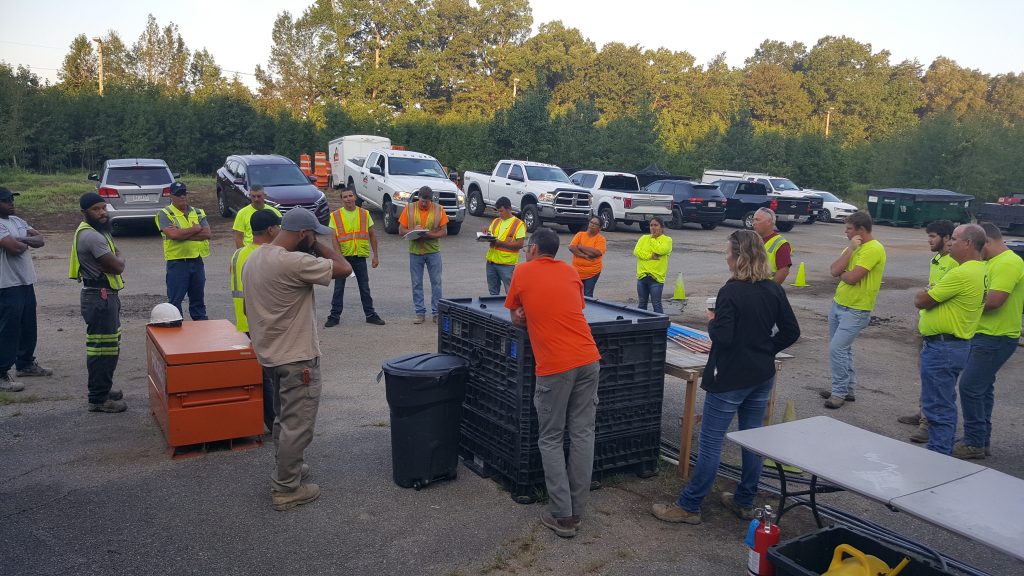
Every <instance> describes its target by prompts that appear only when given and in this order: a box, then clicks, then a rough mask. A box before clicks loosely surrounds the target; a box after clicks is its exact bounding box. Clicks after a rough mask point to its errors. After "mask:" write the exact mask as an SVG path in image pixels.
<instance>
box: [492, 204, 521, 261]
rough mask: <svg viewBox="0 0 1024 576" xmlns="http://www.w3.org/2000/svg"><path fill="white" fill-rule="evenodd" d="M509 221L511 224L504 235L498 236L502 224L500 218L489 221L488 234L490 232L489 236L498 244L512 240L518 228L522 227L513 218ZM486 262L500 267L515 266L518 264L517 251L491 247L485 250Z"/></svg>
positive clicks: (519, 221) (516, 219) (518, 220)
mask: <svg viewBox="0 0 1024 576" xmlns="http://www.w3.org/2000/svg"><path fill="white" fill-rule="evenodd" d="M509 220H511V223H509V224H508V227H507V228H506V230H505V234H503V235H500V232H501V225H502V223H503V222H504V221H503V220H502V219H500V218H495V219H494V220H492V221H491V225H490V226H489V227H488V232H490V234H491V236H494V237H495V238H497V239H498V241H500V242H508V241H509V240H510V239H512V240H514V239H515V237H516V233H517V232H518V231H519V227H520V226H521V225H523V222H522V220H520V219H518V218H516V217H514V216H513V217H512V218H509ZM487 261H488V262H490V263H492V264H498V265H501V266H515V265H516V264H517V263H518V262H519V250H510V249H508V248H499V247H497V246H493V245H492V246H490V247H489V248H488V249H487Z"/></svg>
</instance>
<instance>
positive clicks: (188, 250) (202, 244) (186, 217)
mask: <svg viewBox="0 0 1024 576" xmlns="http://www.w3.org/2000/svg"><path fill="white" fill-rule="evenodd" d="M160 211H161V212H163V214H164V216H167V219H168V220H170V221H171V223H172V224H174V226H175V227H177V228H179V229H181V230H184V229H186V228H191V227H192V226H194V225H196V224H199V223H200V222H202V220H203V219H204V218H206V212H203V209H202V208H192V207H189V211H188V214H185V213H183V212H182V211H181V210H178V209H177V207H175V206H174V205H173V204H171V205H169V206H167V207H165V208H162V209H161V210H160ZM156 226H157V228H160V217H159V216H157V217H156ZM160 234H161V235H162V236H163V237H164V260H181V259H183V258H199V257H201V258H205V257H207V256H209V255H210V241H209V240H171V239H170V238H168V237H167V235H166V234H164V233H163V228H160Z"/></svg>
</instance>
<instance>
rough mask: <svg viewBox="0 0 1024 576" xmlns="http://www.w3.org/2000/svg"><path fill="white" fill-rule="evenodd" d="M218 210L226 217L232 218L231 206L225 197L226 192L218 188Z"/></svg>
mask: <svg viewBox="0 0 1024 576" xmlns="http://www.w3.org/2000/svg"><path fill="white" fill-rule="evenodd" d="M217 210H218V211H219V212H220V215H221V216H223V217H225V218H231V208H228V201H227V200H225V199H224V192H223V191H221V189H220V188H217Z"/></svg>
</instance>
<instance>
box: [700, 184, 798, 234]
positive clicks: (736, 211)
mask: <svg viewBox="0 0 1024 576" xmlns="http://www.w3.org/2000/svg"><path fill="white" fill-rule="evenodd" d="M713 184H715V185H717V186H718V188H719V190H721V191H722V195H723V196H725V198H726V200H727V201H728V202H727V203H726V205H725V219H726V220H739V221H740V222H742V223H743V227H744V228H746V229H747V230H750V229H751V228H753V226H754V212H756V211H757V209H758V208H770V209H771V211H772V212H775V227H776V228H778V229H779V231H780V232H789V231H790V230H792V229H793V226H794V225H795V224H796V223H797V222H799V221H800V220H801V219H804V218H807V217H808V216H810V215H811V213H812V210H811V203H810V202H808V201H807V200H804V199H802V198H786V197H784V196H769V195H768V188H766V187H765V185H764V184H759V183H757V182H745V181H743V180H718V181H717V182H713Z"/></svg>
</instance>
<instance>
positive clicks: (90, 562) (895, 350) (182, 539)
mask: <svg viewBox="0 0 1024 576" xmlns="http://www.w3.org/2000/svg"><path fill="white" fill-rule="evenodd" d="M333 200H334V203H335V204H336V203H337V201H336V199H333ZM198 203H199V205H200V206H203V207H205V208H207V210H208V212H209V213H210V214H211V216H210V218H211V222H212V223H213V227H214V240H213V255H212V256H211V257H210V258H209V260H208V262H207V270H206V271H207V277H208V279H207V286H206V295H207V304H208V307H209V312H210V316H211V317H212V318H232V317H233V316H232V314H233V313H232V307H231V298H230V291H229V278H228V258H229V256H230V254H231V252H232V251H233V244H232V242H231V238H230V230H229V229H230V223H229V221H228V220H226V219H222V218H220V217H219V216H215V215H213V214H214V211H213V208H214V201H213V198H212V195H211V194H210V193H209V190H207V191H205V193H203V194H201V195H200V199H199V202H198ZM22 216H23V217H25V218H26V219H27V220H28V221H29V222H30V223H31V224H34V225H36V227H37V228H39V229H41V231H43V232H44V234H45V236H46V241H47V244H46V246H45V247H44V248H43V249H41V250H37V251H35V252H34V258H35V264H36V269H37V272H38V274H39V282H38V284H37V286H36V288H37V297H38V300H39V347H38V357H39V360H40V362H41V363H42V364H44V365H46V366H49V367H50V368H52V369H53V370H54V373H55V374H54V376H53V377H52V378H45V379H26V384H27V386H28V388H27V389H26V390H25V391H24V392H22V393H20V396H19V399H20V400H21V401H19V402H16V403H10V404H6V405H0V461H2V462H3V467H2V471H0V542H3V543H4V551H3V553H2V554H0V574H145V573H156V574H247V575H252V574H281V573H300V574H464V575H468V574H541V573H557V574H619V575H625V574H636V575H640V574H644V575H650V574H666V575H667V574H711V573H740V572H742V570H743V566H744V564H745V562H746V552H745V549H744V546H743V537H744V535H745V532H746V523H744V522H741V521H739V520H736V519H735V518H734V517H732V516H731V515H730V514H729V513H727V512H726V511H724V510H723V509H721V508H720V507H719V505H718V504H717V496H716V495H712V496H711V497H709V498H708V500H707V501H706V504H705V516H704V517H705V522H704V524H703V525H701V526H677V525H666V524H663V523H661V522H658V521H657V520H655V519H654V518H653V517H652V516H651V515H650V514H649V513H648V509H649V505H650V503H651V502H652V501H655V500H666V499H669V498H671V497H672V495H673V494H674V493H675V492H676V491H677V490H678V489H679V487H680V482H679V480H678V479H677V477H676V476H675V471H674V470H673V469H671V468H667V467H666V468H665V469H663V470H662V472H661V474H660V475H659V476H657V477H655V478H652V479H647V480H640V479H637V478H635V477H631V476H626V477H622V478H619V479H616V480H613V481H610V482H606V484H605V486H604V487H603V488H602V489H601V490H598V491H596V492H594V495H593V500H592V502H593V514H591V516H590V517H588V518H587V519H586V520H585V523H584V525H583V528H582V530H581V533H580V535H579V536H578V537H577V538H575V539H573V540H562V539H559V538H557V537H556V536H555V535H554V534H552V533H551V532H549V531H548V530H546V529H544V528H543V527H541V526H540V524H539V522H538V520H537V515H538V514H539V512H540V506H539V505H531V506H523V505H518V504H516V503H514V502H513V501H512V500H511V499H510V498H509V497H508V495H507V494H506V493H504V492H503V491H502V490H501V489H500V488H499V487H498V486H497V485H496V484H495V483H494V482H492V481H490V480H485V479H481V478H479V477H477V476H475V475H474V474H472V473H471V472H470V471H469V470H467V469H465V468H460V470H459V478H458V479H457V480H456V481H454V482H447V483H440V484H436V485H432V486H430V487H428V488H427V489H424V490H422V491H420V492H416V491H412V490H405V489H401V488H398V487H397V486H395V485H394V484H393V483H392V481H391V469H390V468H391V465H390V458H391V456H390V438H389V429H388V419H389V416H388V407H387V403H386V401H385V397H384V389H383V383H382V382H381V383H378V382H377V381H376V376H377V373H378V371H379V370H380V366H381V363H382V362H383V361H384V360H386V359H388V358H391V357H394V356H398V355H401V354H406V353H410V352H416V351H431V350H436V326H434V325H433V324H430V323H429V322H428V323H427V324H425V325H421V326H414V325H413V324H412V320H413V311H412V304H411V295H410V287H409V274H408V265H407V259H406V249H405V246H404V243H403V242H402V240H401V239H400V238H398V237H397V236H388V235H384V234H381V235H380V241H381V250H382V257H381V265H380V268H378V269H376V270H373V271H371V276H370V277H371V284H372V289H373V295H374V300H375V304H376V307H377V310H378V312H379V313H380V314H381V316H382V317H383V318H384V319H385V320H386V321H387V325H386V326H382V327H378V326H371V325H367V324H365V323H364V322H363V319H362V315H361V311H360V309H359V306H358V294H357V291H356V290H355V286H352V287H350V288H349V291H348V294H347V299H346V302H347V306H346V311H345V313H344V314H343V316H342V321H341V325H339V326H337V327H334V328H330V329H323V328H320V336H321V341H322V347H323V360H322V367H323V374H324V379H325V383H324V393H323V397H322V401H321V408H320V416H319V421H318V422H317V434H316V438H315V440H314V441H313V444H312V446H311V447H310V449H309V450H308V451H307V458H308V461H309V463H310V465H311V466H312V470H313V479H314V481H315V482H317V483H319V484H320V486H321V487H322V489H323V496H322V497H321V498H320V499H319V500H318V501H317V502H316V503H314V504H312V505H309V506H303V507H300V508H297V509H295V510H292V511H289V512H285V513H279V512H274V511H273V510H272V508H271V505H270V493H269V492H270V491H269V485H268V476H269V474H270V470H271V465H272V462H273V448H272V446H270V445H265V446H264V447H263V448H259V449H254V450H248V451H242V452H230V451H218V452H212V453H210V454H208V455H206V456H202V457H198V458H192V459H187V460H178V461H172V460H170V459H169V458H168V455H167V450H166V446H165V445H164V441H163V437H162V434H161V432H160V430H159V428H158V427H157V425H156V423H155V421H154V420H153V418H152V416H151V415H150V414H149V412H148V407H147V404H148V402H147V395H146V394H147V392H146V387H145V384H146V364H145V349H144V326H145V322H146V319H147V318H148V315H149V310H150V309H151V308H152V306H153V305H154V304H156V303H159V302H161V301H163V300H164V281H163V269H164V265H163V259H162V252H161V244H160V239H159V237H158V236H155V235H152V234H149V235H134V236H123V237H119V238H117V243H118V246H119V248H120V249H121V250H122V251H123V253H124V255H125V256H126V258H127V262H128V268H127V271H126V273H125V281H126V288H125V290H124V292H123V294H124V295H123V302H124V310H123V319H122V322H123V330H124V337H123V344H122V353H121V359H120V365H119V368H118V371H117V374H116V381H117V385H118V386H120V387H121V388H122V389H123V390H124V392H125V397H126V400H127V401H128V404H129V407H130V408H129V411H128V412H127V413H125V414H121V415H107V414H96V413H87V412H86V401H85V393H86V385H85V366H84V364H85V363H84V350H83V348H84V341H83V340H84V323H83V321H82V319H81V317H80V316H79V312H78V290H77V288H76V286H75V285H74V283H73V282H71V281H69V280H67V278H66V277H67V269H68V250H69V246H70V240H71V231H72V230H73V229H74V225H75V222H76V220H77V215H68V216H67V217H66V218H62V219H50V220H46V221H42V220H35V219H33V217H32V214H23V215H22ZM468 218H469V220H468V222H467V223H466V225H465V227H464V228H463V233H462V234H461V235H459V236H456V237H449V238H446V239H444V240H443V241H442V252H443V256H444V293H445V295H447V296H449V297H458V296H473V295H479V294H483V293H486V282H485V278H484V252H485V247H484V246H483V245H481V244H478V243H476V242H475V241H474V240H473V232H474V230H476V229H479V228H481V227H483V226H484V225H485V224H486V223H487V222H488V221H489V219H485V218H475V217H472V216H470V217H468ZM557 229H558V230H559V231H560V232H561V234H560V235H561V238H562V240H563V250H562V251H561V252H560V257H562V258H564V259H568V258H569V254H568V251H567V250H564V245H565V244H566V243H568V240H569V239H570V238H571V235H569V234H568V232H567V231H566V230H565V228H563V227H558V228H557ZM733 229H734V228H733V227H731V226H729V225H724V226H720V227H719V228H718V229H716V230H713V231H704V230H701V229H700V228H699V226H697V225H687V226H686V228H685V229H683V230H668V231H667V233H668V234H669V235H671V236H672V237H673V238H674V241H675V251H674V253H673V255H672V257H671V260H670V264H669V285H668V286H666V290H665V293H666V297H667V296H668V295H670V294H671V293H672V290H671V281H672V280H673V279H674V278H675V276H676V274H678V273H679V272H682V273H683V275H684V278H685V282H686V292H687V296H689V302H690V305H682V304H680V303H666V312H668V313H670V314H671V315H672V318H673V320H674V321H676V322H681V323H684V324H688V325H690V326H695V327H702V326H703V303H704V298H706V297H708V296H713V295H714V294H715V293H716V292H717V289H718V287H719V286H720V285H721V284H722V283H723V282H724V281H725V280H726V278H727V275H728V271H727V268H726V265H725V262H724V256H723V250H724V246H725V238H726V236H727V235H728V234H729V233H730V232H731V231H732V230H733ZM638 235H639V232H638V231H637V230H636V229H635V228H633V229H630V230H626V229H624V228H621V227H620V229H619V231H617V232H614V233H611V234H608V250H609V252H608V255H607V256H606V258H605V265H604V272H603V273H602V276H601V279H600V281H599V283H598V285H597V290H596V296H597V297H598V298H601V299H604V300H608V301H611V302H615V303H621V304H626V305H630V304H635V301H636V291H635V281H634V279H633V278H634V275H633V271H634V259H633V256H632V248H633V244H634V243H635V241H636V238H637V237H638ZM786 236H787V237H788V238H789V239H790V241H791V242H792V243H793V245H794V250H795V253H794V260H795V261H797V262H801V261H802V262H805V264H806V270H807V281H808V283H809V284H810V286H808V287H806V288H794V287H787V292H788V294H789V296H790V299H791V301H792V303H793V305H794V308H795V310H796V313H797V317H798V319H799V320H800V323H801V328H802V330H803V336H802V338H801V340H800V341H799V342H798V343H797V344H796V345H795V346H794V347H793V348H792V349H791V350H790V352H791V353H792V354H793V355H794V356H795V358H793V359H790V360H786V361H785V362H784V366H783V372H782V373H781V374H780V377H779V380H778V387H779V390H778V399H779V406H778V408H777V415H776V417H777V418H780V417H781V414H782V406H783V405H784V404H785V402H786V401H790V400H791V401H793V402H794V404H795V406H796V412H797V416H798V417H807V416H813V415H818V414H824V413H826V410H825V409H824V408H823V407H822V404H821V400H820V399H819V398H818V396H817V393H816V392H815V391H814V390H816V389H817V388H819V387H821V386H825V385H827V375H828V362H827V357H826V352H827V343H828V335H827V322H826V313H827V311H828V306H829V301H830V299H831V296H832V293H833V290H834V286H835V281H834V280H832V279H831V278H830V277H829V275H828V265H829V264H830V263H831V261H832V260H833V259H834V257H835V256H836V254H838V252H839V251H840V250H841V248H842V247H843V246H844V244H845V237H844V236H843V228H842V225H841V224H821V223H818V224H814V225H800V226H798V227H797V228H796V229H794V230H793V231H792V232H790V233H788V234H786ZM876 238H878V239H879V240H881V242H882V243H883V244H885V246H886V248H887V251H888V259H889V261H888V265H887V269H886V276H885V283H884V285H883V287H882V292H881V294H880V296H879V301H878V306H877V309H876V310H875V312H874V316H875V318H874V319H873V321H872V323H871V326H870V327H869V328H867V329H866V330H865V331H864V332H863V334H862V335H861V337H860V339H859V340H858V341H857V343H856V344H855V347H854V349H855V354H856V359H857V360H856V361H857V370H858V373H859V380H860V383H861V387H860V390H859V394H858V396H857V402H856V403H854V404H848V405H847V406H845V407H844V408H842V409H841V410H838V411H827V412H828V415H829V416H832V417H835V418H838V419H841V420H843V421H845V422H848V423H850V424H854V425H856V426H860V427H862V428H866V429H868V430H872V431H874V432H878V433H881V434H885V435H888V436H891V437H894V438H900V439H905V438H906V437H907V436H908V435H909V434H910V432H912V428H910V427H908V426H905V425H901V424H898V423H897V422H896V417H897V416H898V415H900V414H903V413H906V412H907V411H909V410H913V409H914V408H915V407H916V405H917V393H918V390H919V380H918V375H917V351H918V338H917V335H916V334H917V332H916V313H915V311H914V309H913V305H912V301H913V293H914V291H916V290H918V289H920V288H921V287H923V285H924V284H925V283H926V278H927V269H928V259H929V257H930V252H928V246H927V242H926V240H925V234H924V232H923V231H922V230H920V229H917V230H913V229H897V228H889V227H879V228H877V229H876ZM794 276H795V272H794V274H793V275H791V277H790V278H791V280H790V281H792V278H793V277H794ZM329 300H330V292H329V289H328V288H318V289H317V310H318V317H319V320H320V323H321V325H322V322H323V320H324V319H326V316H327V310H328V308H329ZM1022 369H1024V353H1018V354H1016V355H1015V356H1014V357H1013V358H1012V359H1011V360H1010V361H1009V362H1008V363H1007V365H1006V366H1005V367H1004V368H1003V370H1002V372H1001V373H1000V376H1001V377H1000V379H999V381H998V382H997V386H996V395H997V402H996V409H995V414H994V423H995V424H994V428H995V429H994V432H993V434H994V437H993V455H992V456H991V457H990V458H989V459H987V460H986V461H985V462H984V464H985V465H987V466H990V467H993V468H995V469H998V470H1001V471H1003V472H1006V473H1009V474H1012V475H1015V476H1018V477H1024V441H1022V438H1024V434H1022V429H1024V419H1022V415H1024V398H1022V396H1021V395H1020V394H1014V393H1011V391H1014V392H1016V391H1018V390H1019V388H1020V385H1021V382H1022V379H1021V376H1020V374H1022ZM665 388H666V391H665V403H664V413H663V419H662V422H663V424H662V428H663V435H664V437H665V438H668V439H671V440H672V441H674V442H678V422H679V416H680V413H681V407H682V382H681V381H679V380H676V379H674V378H667V379H666V383H665ZM842 450H843V442H842V439H841V438H837V439H836V442H835V452H836V454H837V456H838V455H841V454H842ZM726 460H727V461H732V462H738V450H736V449H735V447H733V446H729V447H727V452H726ZM719 484H720V488H724V489H728V488H729V483H728V482H727V481H725V480H720V481H719ZM766 501H767V500H766ZM822 501H823V502H826V503H828V504H830V505H835V506H838V507H841V508H843V509H845V510H848V511H851V512H854V513H856V514H859V515H862V516H864V517H866V518H869V519H871V520H873V521H875V522H878V523H880V524H883V525H885V526H887V527H890V528H892V529H894V530H898V531H900V532H902V533H904V534H906V535H908V536H911V537H913V538H915V539H917V540H918V541H921V542H923V543H927V544H929V545H931V546H932V547H934V548H936V549H939V550H941V551H943V552H945V553H947V554H949V555H952V556H955V557H958V558H960V559H962V560H965V561H967V562H969V563H971V564H974V565H975V566H978V567H979V568H982V569H984V570H987V571H989V572H991V573H993V574H1015V573H1016V574H1019V573H1022V572H1024V563H1021V562H1019V561H1016V560H1013V559H1011V558H1009V557H1008V556H1005V555H1002V554H1000V553H996V552H994V551H992V550H989V549H988V548H985V547H983V546H980V545H977V544H974V543H972V542H970V541H968V540H966V539H964V538H961V537H959V536H955V535H953V534H951V533H948V532H945V531H943V530H941V529H937V528H934V527H932V526H930V525H927V524H925V523H923V522H919V521H916V520H914V519H912V518H909V517H907V516H904V515H901V514H897V513H893V512H890V511H889V510H888V509H886V508H885V507H884V506H882V505H879V504H875V503H872V502H869V501H867V500H865V499H862V498H859V497H856V496H852V495H849V494H836V495H828V496H825V497H823V498H822ZM772 504H774V502H772ZM811 528H812V522H811V521H810V515H809V514H807V513H805V512H803V511H797V512H794V513H792V514H790V515H787V517H786V518H785V523H784V525H783V526H782V530H783V539H786V538H790V537H795V536H798V535H800V534H803V533H805V532H807V531H809V530H810V529H811Z"/></svg>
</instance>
